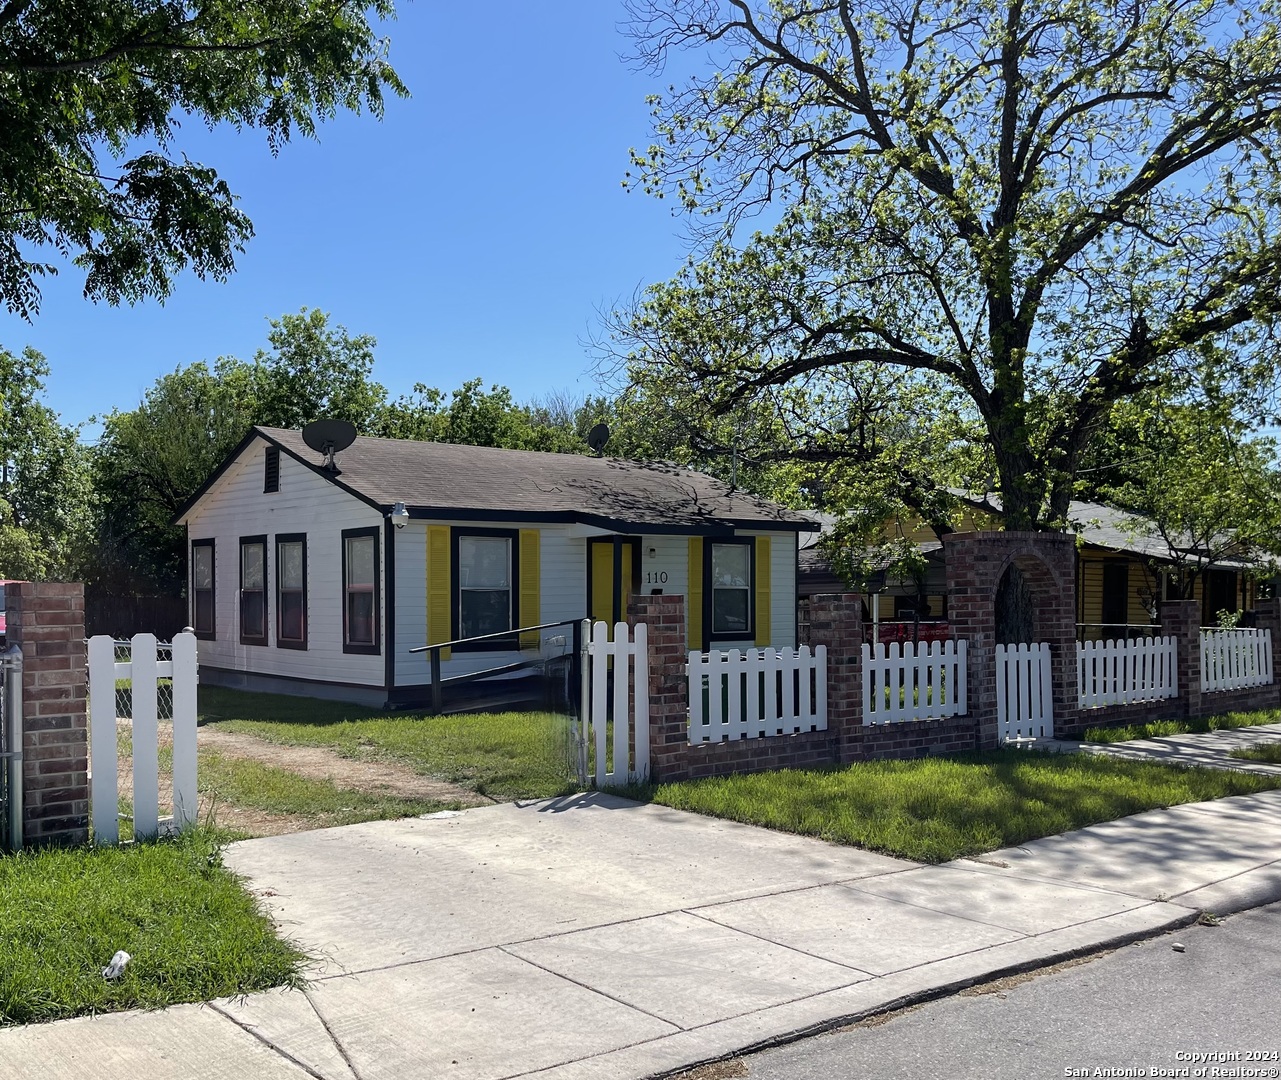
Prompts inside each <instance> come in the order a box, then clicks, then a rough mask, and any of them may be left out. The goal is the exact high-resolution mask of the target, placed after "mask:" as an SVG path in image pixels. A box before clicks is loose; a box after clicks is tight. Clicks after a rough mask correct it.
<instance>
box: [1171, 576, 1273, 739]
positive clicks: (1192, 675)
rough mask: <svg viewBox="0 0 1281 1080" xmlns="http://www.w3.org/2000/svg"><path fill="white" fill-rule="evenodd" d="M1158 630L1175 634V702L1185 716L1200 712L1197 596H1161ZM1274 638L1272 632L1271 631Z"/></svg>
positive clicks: (1197, 714) (1199, 645) (1199, 624)
mask: <svg viewBox="0 0 1281 1080" xmlns="http://www.w3.org/2000/svg"><path fill="white" fill-rule="evenodd" d="M1159 611H1160V621H1161V634H1162V636H1163V637H1165V636H1168V637H1172V638H1174V647H1175V650H1176V655H1175V667H1176V668H1177V669H1178V678H1179V683H1178V686H1179V697H1178V703H1177V705H1175V704H1174V703H1171V704H1172V705H1173V707H1174V710H1175V711H1177V712H1179V713H1181V714H1182V715H1183V716H1185V717H1191V718H1195V717H1198V716H1200V715H1201V605H1200V603H1199V602H1197V601H1196V600H1164V601H1162V602H1161V606H1160V609H1159ZM1274 639H1275V635H1274Z"/></svg>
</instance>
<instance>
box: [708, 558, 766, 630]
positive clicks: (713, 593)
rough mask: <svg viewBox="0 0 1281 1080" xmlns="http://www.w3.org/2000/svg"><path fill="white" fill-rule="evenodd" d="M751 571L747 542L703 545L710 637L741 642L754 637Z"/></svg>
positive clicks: (751, 562)
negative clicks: (705, 558) (704, 548)
mask: <svg viewBox="0 0 1281 1080" xmlns="http://www.w3.org/2000/svg"><path fill="white" fill-rule="evenodd" d="M754 569H755V568H754V566H753V546H752V541H751V540H733V541H710V542H709V543H708V544H707V572H708V582H707V591H706V597H707V604H708V607H709V609H710V610H709V612H708V614H709V616H710V618H709V620H708V623H709V629H710V636H711V637H713V638H728V639H732V640H744V639H750V638H752V637H754V636H755V633H756V630H755V627H756V620H755V618H754V612H753V610H752V607H753V603H752V601H753V571H754Z"/></svg>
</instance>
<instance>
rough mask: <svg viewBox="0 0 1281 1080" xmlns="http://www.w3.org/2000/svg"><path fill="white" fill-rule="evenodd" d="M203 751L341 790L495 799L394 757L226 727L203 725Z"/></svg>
mask: <svg viewBox="0 0 1281 1080" xmlns="http://www.w3.org/2000/svg"><path fill="white" fill-rule="evenodd" d="M196 745H197V747H199V748H200V749H201V750H212V751H213V752H214V753H217V754H221V755H222V756H223V757H229V758H241V759H245V760H249V761H260V762H262V763H263V764H264V765H274V766H275V767H276V768H278V769H288V770H289V771H290V772H293V773H297V774H298V775H299V776H305V777H306V778H307V779H309V780H328V781H329V782H330V783H332V784H336V785H337V786H338V787H340V788H349V789H351V790H353V791H363V792H366V793H368V794H371V795H394V796H396V797H397V798H401V799H433V800H435V801H437V802H457V803H459V804H461V805H462V806H487V805H489V804H491V803H493V802H494V800H493V799H490V798H488V797H487V796H484V795H478V794H477V793H476V792H474V791H472V790H471V789H469V788H465V787H460V786H459V785H458V784H451V783H450V782H449V781H448V780H436V779H434V778H432V777H430V776H423V775H422V774H420V773H416V772H414V770H413V769H411V768H409V767H408V766H407V765H399V764H397V763H395V762H391V761H358V760H356V759H354V758H347V757H343V756H342V755H340V754H335V753H334V752H333V751H332V750H326V749H324V748H323V747H320V746H282V745H280V744H278V743H269V742H266V741H264V740H263V739H259V738H255V737H254V736H253V735H245V734H242V733H241V732H237V731H220V730H218V729H217V728H214V727H208V726H206V727H202V728H200V730H199V732H198V733H197V735H196Z"/></svg>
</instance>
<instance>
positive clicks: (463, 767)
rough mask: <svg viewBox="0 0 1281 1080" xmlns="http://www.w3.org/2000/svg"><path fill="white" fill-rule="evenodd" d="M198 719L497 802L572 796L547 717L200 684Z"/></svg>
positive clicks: (562, 727)
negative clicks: (403, 770)
mask: <svg viewBox="0 0 1281 1080" xmlns="http://www.w3.org/2000/svg"><path fill="white" fill-rule="evenodd" d="M200 717H201V723H202V724H209V725H212V726H216V727H219V728H222V729H225V730H228V731H240V732H244V733H246V734H249V735H255V736H257V737H258V738H260V739H265V740H267V741H268V742H276V743H283V744H287V745H294V746H323V747H327V748H329V749H331V750H333V751H335V752H336V753H339V754H344V755H346V756H348V757H356V758H366V759H377V758H380V757H381V758H385V759H388V760H393V761H399V762H403V763H404V764H406V765H409V766H410V767H412V768H413V769H415V770H416V771H417V772H419V773H422V774H423V775H424V776H436V777H440V778H442V779H445V780H451V781H453V782H454V783H457V784H461V785H463V786H466V787H468V788H471V789H472V790H475V791H478V792H480V793H481V794H484V795H489V796H492V797H494V798H498V799H516V798H548V797H551V796H554V795H564V794H568V793H569V792H572V791H575V790H577V784H576V782H575V781H574V780H573V779H572V778H571V777H570V776H569V774H568V770H567V769H566V767H565V766H566V762H567V760H568V754H567V750H566V745H567V740H566V736H567V725H568V721H567V720H566V718H565V717H563V716H558V715H556V714H553V713H545V712H524V713H516V712H504V713H467V714H460V715H457V716H425V715H421V714H417V713H409V714H402V715H389V714H387V713H384V712H380V711H378V710H375V709H366V708H362V707H361V706H359V705H349V704H345V703H343V702H337V701H321V700H318V699H316V698H295V697H286V696H284V695H280V694H251V693H247V692H245V691H241V690H226V689H222V688H220V687H204V686H202V687H201V688H200Z"/></svg>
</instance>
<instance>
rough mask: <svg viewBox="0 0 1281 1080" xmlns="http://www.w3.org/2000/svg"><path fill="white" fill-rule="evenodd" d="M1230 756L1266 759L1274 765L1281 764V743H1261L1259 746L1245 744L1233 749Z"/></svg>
mask: <svg viewBox="0 0 1281 1080" xmlns="http://www.w3.org/2000/svg"><path fill="white" fill-rule="evenodd" d="M1228 757H1234V758H1240V759H1241V760H1242V761H1266V762H1268V763H1269V764H1272V765H1281V743H1260V744H1259V745H1258V746H1243V747H1241V749H1240V750H1233V751H1231V752H1230V753H1229V754H1228Z"/></svg>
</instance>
